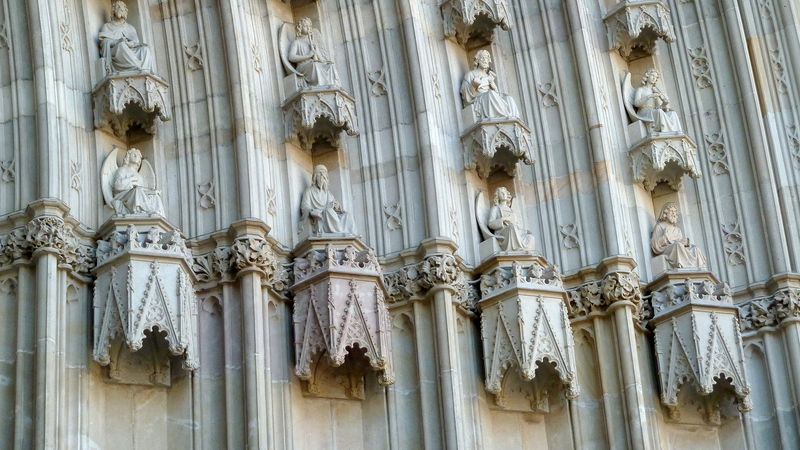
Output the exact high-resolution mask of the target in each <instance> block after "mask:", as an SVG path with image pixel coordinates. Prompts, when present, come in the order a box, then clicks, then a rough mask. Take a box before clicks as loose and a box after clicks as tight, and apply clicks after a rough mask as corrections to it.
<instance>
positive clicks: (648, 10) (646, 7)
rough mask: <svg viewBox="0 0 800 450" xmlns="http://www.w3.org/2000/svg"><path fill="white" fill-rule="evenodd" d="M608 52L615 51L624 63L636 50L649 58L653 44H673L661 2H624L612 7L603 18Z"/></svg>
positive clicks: (669, 21)
mask: <svg viewBox="0 0 800 450" xmlns="http://www.w3.org/2000/svg"><path fill="white" fill-rule="evenodd" d="M604 21H605V23H606V30H607V32H608V47H609V50H619V53H620V55H622V57H623V58H625V59H626V60H629V59H633V58H632V56H633V57H635V56H636V55H637V52H634V50H640V51H641V52H642V53H644V54H645V55H652V54H653V51H654V50H655V45H656V41H657V40H658V39H663V40H664V41H665V42H674V41H675V30H674V28H673V26H672V18H671V14H670V10H669V8H668V7H667V6H666V5H665V4H664V1H663V0H626V1H623V2H620V3H619V4H617V5H616V6H615V7H614V8H612V9H611V10H610V11H609V12H608V14H607V15H606V17H605V19H604Z"/></svg>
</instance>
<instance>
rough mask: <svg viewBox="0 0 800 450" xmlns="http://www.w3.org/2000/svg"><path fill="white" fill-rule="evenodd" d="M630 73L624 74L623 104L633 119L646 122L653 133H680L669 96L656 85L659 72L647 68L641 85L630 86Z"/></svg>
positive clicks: (676, 115)
mask: <svg viewBox="0 0 800 450" xmlns="http://www.w3.org/2000/svg"><path fill="white" fill-rule="evenodd" d="M630 76H631V74H630V73H628V74H627V75H626V76H625V82H624V87H623V91H624V93H625V94H624V95H625V97H626V98H625V106H626V108H627V109H628V112H629V114H630V115H631V117H632V118H633V119H635V120H641V121H644V122H645V123H647V127H648V129H649V130H650V131H652V132H653V133H680V132H682V131H683V130H682V128H681V122H680V119H678V114H677V113H676V112H675V111H673V110H672V108H671V107H670V102H669V97H667V94H666V93H665V92H663V91H662V90H661V89H660V88H659V87H658V85H657V84H658V80H659V78H661V74H660V73H659V72H658V70H656V69H648V70H647V72H645V73H644V75H642V82H641V86H639V87H638V88H636V89H633V88H632V87H631V82H630Z"/></svg>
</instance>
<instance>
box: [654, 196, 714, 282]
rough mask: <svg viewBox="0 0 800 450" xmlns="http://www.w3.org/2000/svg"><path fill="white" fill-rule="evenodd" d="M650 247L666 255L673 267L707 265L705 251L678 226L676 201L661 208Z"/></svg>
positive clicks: (659, 253)
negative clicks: (685, 235)
mask: <svg viewBox="0 0 800 450" xmlns="http://www.w3.org/2000/svg"><path fill="white" fill-rule="evenodd" d="M650 247H651V248H652V250H653V253H655V254H656V255H664V257H665V258H666V260H667V263H669V265H670V267H671V268H673V269H686V268H695V269H699V268H704V267H706V266H707V262H706V257H705V255H703V252H702V251H701V250H700V249H699V248H697V246H696V245H694V244H692V243H691V242H689V239H688V238H686V237H684V236H683V231H682V230H681V229H680V227H678V205H676V204H675V203H672V202H670V203H667V204H666V205H664V207H663V208H662V209H661V214H660V216H659V218H658V223H656V226H655V228H654V229H653V237H652V239H651V240H650Z"/></svg>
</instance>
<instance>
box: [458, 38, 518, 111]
mask: <svg viewBox="0 0 800 450" xmlns="http://www.w3.org/2000/svg"><path fill="white" fill-rule="evenodd" d="M473 67H474V68H473V69H472V70H470V71H469V72H467V74H466V75H465V76H464V81H463V82H462V83H461V99H462V100H463V101H464V105H465V106H467V105H472V108H473V109H474V111H475V115H476V116H477V117H478V119H494V118H516V117H519V109H518V108H517V103H516V102H515V101H514V99H513V98H512V97H511V96H510V95H508V94H503V93H501V92H500V91H499V90H498V89H497V83H496V81H497V75H496V74H495V73H494V72H493V71H492V69H491V67H492V55H491V54H490V53H489V52H488V51H487V50H479V51H478V52H477V53H476V54H475V60H474V64H473Z"/></svg>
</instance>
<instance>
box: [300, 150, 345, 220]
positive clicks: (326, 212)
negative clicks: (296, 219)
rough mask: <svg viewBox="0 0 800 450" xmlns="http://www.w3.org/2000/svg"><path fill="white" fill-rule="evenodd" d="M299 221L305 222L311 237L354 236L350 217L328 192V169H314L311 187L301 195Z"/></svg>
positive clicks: (319, 167)
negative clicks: (325, 235)
mask: <svg viewBox="0 0 800 450" xmlns="http://www.w3.org/2000/svg"><path fill="white" fill-rule="evenodd" d="M300 213H301V214H300V220H301V221H302V222H305V223H306V225H307V226H308V229H309V230H310V232H311V234H312V235H321V234H330V233H337V234H355V226H354V225H353V220H352V218H351V217H350V215H349V214H348V213H347V212H345V211H344V209H343V208H342V205H340V204H339V202H337V201H336V199H335V198H334V197H333V194H332V193H331V192H330V191H329V190H328V168H327V167H325V166H323V165H318V166H316V167H314V175H313V177H312V183H311V186H309V187H308V188H307V189H306V191H305V192H304V193H303V200H302V202H301V204H300Z"/></svg>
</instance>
